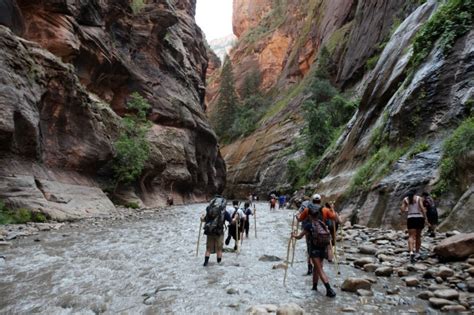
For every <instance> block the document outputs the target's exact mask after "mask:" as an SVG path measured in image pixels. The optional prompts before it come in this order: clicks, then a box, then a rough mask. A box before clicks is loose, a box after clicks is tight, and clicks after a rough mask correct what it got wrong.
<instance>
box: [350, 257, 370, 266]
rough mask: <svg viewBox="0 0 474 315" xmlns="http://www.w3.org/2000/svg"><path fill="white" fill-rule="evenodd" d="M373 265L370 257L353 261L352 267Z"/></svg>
mask: <svg viewBox="0 0 474 315" xmlns="http://www.w3.org/2000/svg"><path fill="white" fill-rule="evenodd" d="M372 263H374V260H373V259H372V258H371V257H362V258H359V259H357V260H356V261H354V266H357V267H360V268H363V267H364V266H365V265H367V264H372Z"/></svg>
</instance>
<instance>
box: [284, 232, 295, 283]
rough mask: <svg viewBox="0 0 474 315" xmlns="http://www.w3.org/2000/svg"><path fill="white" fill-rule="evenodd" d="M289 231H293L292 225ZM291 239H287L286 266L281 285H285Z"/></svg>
mask: <svg viewBox="0 0 474 315" xmlns="http://www.w3.org/2000/svg"><path fill="white" fill-rule="evenodd" d="M291 231H292V232H293V227H291ZM291 239H292V237H291V236H290V239H289V240H288V249H287V250H286V268H285V276H284V277H283V286H285V287H286V274H287V273H288V260H290V248H291Z"/></svg>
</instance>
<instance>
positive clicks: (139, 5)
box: [130, 0, 145, 14]
mask: <svg viewBox="0 0 474 315" xmlns="http://www.w3.org/2000/svg"><path fill="white" fill-rule="evenodd" d="M130 6H131V7H132V11H133V13H134V14H137V13H140V12H141V11H142V10H143V8H144V7H145V0H132V3H131V5H130Z"/></svg>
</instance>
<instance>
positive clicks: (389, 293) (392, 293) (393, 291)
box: [386, 286, 400, 295]
mask: <svg viewBox="0 0 474 315" xmlns="http://www.w3.org/2000/svg"><path fill="white" fill-rule="evenodd" d="M386 292H387V294H388V295H395V294H398V293H400V288H399V287H398V286H396V287H395V288H390V289H388V290H387V291H386Z"/></svg>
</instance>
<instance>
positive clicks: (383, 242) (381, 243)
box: [376, 240, 390, 245]
mask: <svg viewBox="0 0 474 315" xmlns="http://www.w3.org/2000/svg"><path fill="white" fill-rule="evenodd" d="M388 243H390V241H388V240H378V241H377V242H376V244H377V245H387V244H388Z"/></svg>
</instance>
